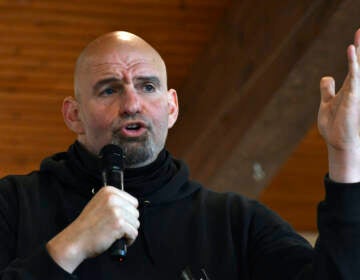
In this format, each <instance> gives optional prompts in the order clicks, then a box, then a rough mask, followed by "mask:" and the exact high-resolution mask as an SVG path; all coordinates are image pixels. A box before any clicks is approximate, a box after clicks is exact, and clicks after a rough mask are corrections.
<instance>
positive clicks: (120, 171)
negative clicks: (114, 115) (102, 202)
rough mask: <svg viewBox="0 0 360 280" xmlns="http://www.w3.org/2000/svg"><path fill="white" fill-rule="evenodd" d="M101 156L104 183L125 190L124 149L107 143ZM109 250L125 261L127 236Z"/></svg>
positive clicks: (113, 255)
mask: <svg viewBox="0 0 360 280" xmlns="http://www.w3.org/2000/svg"><path fill="white" fill-rule="evenodd" d="M100 158H101V176H102V182H103V185H104V186H113V187H116V188H118V189H120V190H124V163H123V159H124V154H123V150H122V149H121V148H120V147H119V146H117V145H114V144H108V145H105V146H104V147H103V148H102V149H101V151H100ZM109 251H110V256H111V257H112V258H114V259H116V260H120V261H123V260H124V259H125V256H126V253H127V246H126V242H125V238H124V237H123V238H121V239H119V240H116V241H115V242H114V243H113V244H112V245H111V247H110V249H109Z"/></svg>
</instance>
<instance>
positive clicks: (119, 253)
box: [110, 237, 127, 262]
mask: <svg viewBox="0 0 360 280" xmlns="http://www.w3.org/2000/svg"><path fill="white" fill-rule="evenodd" d="M126 253H127V246H126V242H125V238H124V237H122V238H121V239H118V240H116V241H115V242H114V243H113V244H112V245H111V247H110V256H111V258H113V259H115V260H119V261H121V262H122V261H123V260H124V259H125V257H126Z"/></svg>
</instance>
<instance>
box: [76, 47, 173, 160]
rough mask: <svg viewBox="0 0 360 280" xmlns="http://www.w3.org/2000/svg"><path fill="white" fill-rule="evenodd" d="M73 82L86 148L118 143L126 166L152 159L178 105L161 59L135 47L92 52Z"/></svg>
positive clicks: (94, 148) (98, 149) (80, 137)
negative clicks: (123, 154) (77, 93)
mask: <svg viewBox="0 0 360 280" xmlns="http://www.w3.org/2000/svg"><path fill="white" fill-rule="evenodd" d="M77 87H78V92H79V95H78V99H79V100H78V112H79V118H80V120H81V123H82V128H83V132H82V133H81V134H79V138H78V139H79V141H80V142H81V143H83V144H84V145H85V147H87V149H88V150H90V151H91V152H93V153H95V154H98V153H99V151H100V150H101V148H102V147H103V146H104V145H106V144H109V143H112V144H117V145H119V146H120V147H121V148H122V149H123V150H124V152H125V156H126V158H125V164H126V166H127V167H137V166H143V165H146V164H148V163H150V162H152V161H153V160H155V158H156V157H157V155H158V153H159V152H160V151H161V149H162V148H163V147H164V145H165V140H166V136H167V131H168V128H170V127H171V126H172V125H173V124H174V122H175V120H176V117H177V109H178V108H177V99H176V92H175V91H174V90H167V85H166V70H165V66H164V65H163V63H162V61H159V59H157V58H156V57H155V58H154V56H153V55H152V54H151V53H149V52H146V51H145V52H143V53H142V52H141V51H139V50H128V49H126V50H117V49H116V50H112V51H110V52H109V51H107V52H106V53H105V54H103V53H101V54H96V55H93V56H90V57H89V58H87V60H86V63H85V65H84V67H82V69H81V70H80V71H79V73H78V82H77ZM174 112H175V113H176V116H175V115H174Z"/></svg>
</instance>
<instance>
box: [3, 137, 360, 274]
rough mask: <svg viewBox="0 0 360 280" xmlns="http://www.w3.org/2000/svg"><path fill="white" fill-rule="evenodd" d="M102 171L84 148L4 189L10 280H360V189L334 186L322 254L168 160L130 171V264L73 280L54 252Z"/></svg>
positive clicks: (263, 212) (90, 270)
mask: <svg viewBox="0 0 360 280" xmlns="http://www.w3.org/2000/svg"><path fill="white" fill-rule="evenodd" d="M98 170H99V166H98V159H97V158H96V157H94V156H92V155H91V154H89V153H87V152H86V150H85V149H84V148H83V147H82V146H81V145H80V144H79V143H75V144H74V145H72V146H71V147H70V148H69V150H68V151H67V152H64V153H59V154H56V155H54V156H53V157H50V158H47V159H45V160H44V161H43V162H42V164H41V167H40V171H36V172H32V173H30V174H28V175H25V176H7V177H5V178H4V179H2V180H1V181H0V279H2V280H4V279H86V280H88V279H109V280H112V279H132V280H137V279H180V273H181V271H182V270H183V269H184V268H185V267H188V268H190V270H191V271H192V272H193V274H194V276H195V278H196V279H199V278H200V270H201V269H205V271H206V272H207V274H208V276H209V277H210V279H212V280H214V279H215V280H216V279H276V280H279V279H358V278H359V277H360V203H359V201H360V184H336V183H334V182H331V181H330V180H329V179H328V178H325V185H326V199H325V201H324V202H322V203H320V204H319V209H318V226H319V232H320V238H319V239H318V242H317V245H316V248H315V249H313V248H312V247H311V246H310V245H309V244H308V243H307V242H306V241H305V240H304V239H303V238H302V237H300V236H299V235H297V234H296V233H295V232H294V231H293V229H292V228H291V227H290V226H289V225H288V224H287V223H285V222H284V221H283V220H282V219H281V218H280V217H279V216H278V215H276V214H275V213H274V212H272V211H271V210H270V209H268V208H266V207H265V206H263V205H262V204H260V203H258V202H256V201H254V200H249V199H247V198H244V197H242V196H240V195H238V194H234V193H223V194H220V193H215V192H212V191H210V190H207V189H205V188H204V187H202V186H201V185H200V184H198V183H196V182H193V181H190V180H189V178H188V176H189V174H188V170H187V167H186V166H185V164H184V163H182V162H180V161H177V160H174V159H173V158H172V157H171V156H170V155H169V154H168V153H167V152H166V151H165V150H164V151H162V152H161V153H160V155H159V157H158V159H157V160H156V161H155V162H154V163H152V164H151V165H149V166H146V167H143V168H140V169H134V170H125V189H126V190H127V191H128V192H129V193H130V194H132V195H134V196H135V197H137V198H138V199H139V201H140V206H139V208H140V223H141V226H140V230H139V236H138V237H137V239H136V241H135V242H134V244H133V245H132V246H131V247H129V249H128V255H127V259H126V260H125V261H124V262H122V263H120V262H117V261H114V260H112V259H111V258H110V256H109V254H108V252H105V253H103V254H102V255H100V256H98V257H95V258H92V259H88V260H85V261H84V262H83V263H82V264H81V265H80V266H79V267H78V268H77V269H76V270H75V271H74V273H73V274H69V273H67V272H66V271H64V270H62V269H61V268H60V267H59V266H58V265H57V264H56V263H55V262H54V261H53V260H52V259H51V257H50V256H49V255H48V253H47V251H46V248H45V244H46V242H47V241H49V240H50V239H51V238H52V237H53V236H55V235H56V234H57V233H58V232H60V231H61V230H62V229H63V228H65V227H66V226H67V225H68V224H69V223H71V222H72V221H73V220H74V219H76V217H77V216H78V215H79V213H80V212H81V210H82V209H83V207H84V206H85V205H86V203H87V202H88V201H89V200H90V199H91V197H92V195H93V194H92V190H93V189H94V190H95V191H96V190H98V189H99V188H100V186H101V180H100V172H99V171H98Z"/></svg>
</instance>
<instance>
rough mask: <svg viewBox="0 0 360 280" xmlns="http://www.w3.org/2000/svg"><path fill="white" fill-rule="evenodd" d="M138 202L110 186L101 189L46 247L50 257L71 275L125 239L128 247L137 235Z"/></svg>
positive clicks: (138, 224)
mask: <svg viewBox="0 0 360 280" xmlns="http://www.w3.org/2000/svg"><path fill="white" fill-rule="evenodd" d="M137 207H138V201H137V200H136V198H134V197H132V196H131V195H129V194H128V193H126V192H124V191H121V190H118V189H116V188H114V187H110V186H108V187H103V188H101V189H100V191H99V192H98V193H97V194H96V195H95V196H94V197H93V198H92V199H91V200H90V202H89V203H88V204H87V205H86V207H85V208H84V209H83V211H82V212H81V214H80V215H79V217H78V218H77V219H76V220H75V221H74V222H73V223H71V224H70V225H69V226H68V227H67V228H65V229H64V230H63V231H62V232H60V233H59V234H58V235H56V236H55V237H54V238H53V239H51V240H50V241H49V242H48V244H47V249H48V252H49V254H50V256H51V257H52V258H53V259H54V261H55V262H57V263H58V264H59V265H60V266H61V267H62V268H63V269H65V270H66V271H68V272H72V271H74V270H75V268H76V267H77V266H78V265H79V264H80V263H81V262H82V261H83V260H85V259H87V258H90V257H95V256H97V255H99V254H101V253H103V252H104V251H106V250H107V249H109V247H110V246H111V245H112V244H113V243H114V241H116V240H118V239H120V238H122V237H125V238H126V240H127V243H128V245H130V244H132V243H133V242H134V240H135V239H136V237H137V235H138V228H139V226H140V223H139V220H138V218H139V211H138V210H137Z"/></svg>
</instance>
